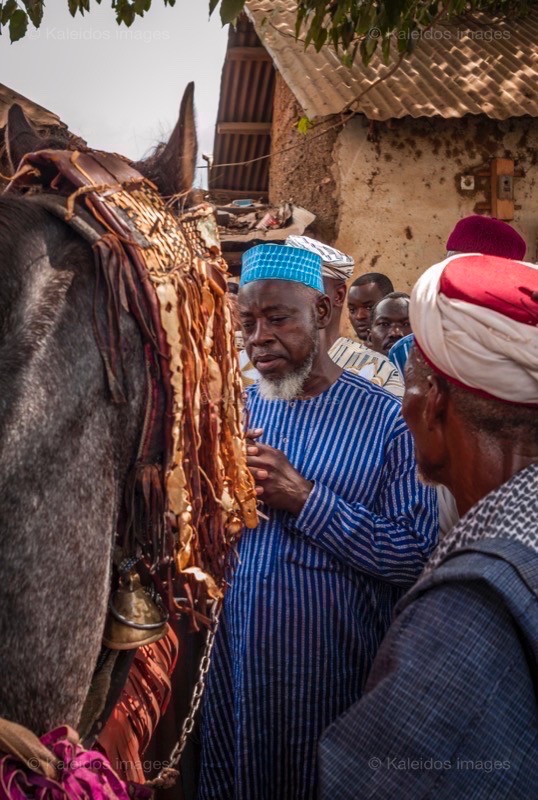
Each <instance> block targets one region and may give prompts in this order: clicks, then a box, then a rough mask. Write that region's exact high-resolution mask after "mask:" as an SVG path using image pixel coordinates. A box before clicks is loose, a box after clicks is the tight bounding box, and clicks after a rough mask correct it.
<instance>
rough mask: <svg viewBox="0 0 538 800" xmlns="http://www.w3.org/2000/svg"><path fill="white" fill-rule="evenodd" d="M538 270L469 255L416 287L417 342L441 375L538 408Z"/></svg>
mask: <svg viewBox="0 0 538 800" xmlns="http://www.w3.org/2000/svg"><path fill="white" fill-rule="evenodd" d="M537 291H538V266H537V265H536V264H527V263H525V262H523V261H512V260H510V259H505V258H497V257H495V256H484V255H469V254H462V255H456V256H452V257H451V258H447V259H446V261H442V262H441V263H440V264H435V266H433V267H430V269H428V270H427V271H426V272H425V273H424V275H422V276H421V277H420V278H419V279H418V281H417V282H416V284H415V287H414V289H413V292H412V294H411V303H410V308H409V316H410V321H411V328H412V330H413V333H414V334H415V338H416V343H417V345H418V347H419V349H420V350H421V352H422V353H423V355H424V356H425V358H426V360H427V361H428V362H429V363H430V364H431V366H432V367H434V368H435V369H436V370H437V371H438V372H440V373H441V374H443V375H445V376H446V377H447V378H449V379H450V380H452V381H453V382H455V383H458V384H460V385H462V386H464V387H465V388H468V389H474V390H477V391H479V392H482V393H485V394H487V395H490V396H491V397H496V398H498V399H500V400H506V401H509V402H512V403H519V404H538V302H536V300H533V299H532V292H537Z"/></svg>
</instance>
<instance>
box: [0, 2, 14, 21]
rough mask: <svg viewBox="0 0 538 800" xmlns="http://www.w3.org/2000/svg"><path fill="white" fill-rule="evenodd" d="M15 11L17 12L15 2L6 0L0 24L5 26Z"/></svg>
mask: <svg viewBox="0 0 538 800" xmlns="http://www.w3.org/2000/svg"><path fill="white" fill-rule="evenodd" d="M16 10H17V0H7V3H6V4H5V5H4V6H3V7H2V16H1V18H0V23H2V25H7V23H8V22H9V20H10V17H11V15H12V14H13V12H14V11H16Z"/></svg>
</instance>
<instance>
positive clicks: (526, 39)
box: [247, 0, 538, 120]
mask: <svg viewBox="0 0 538 800" xmlns="http://www.w3.org/2000/svg"><path fill="white" fill-rule="evenodd" d="M296 8H297V6H296V3H295V2H294V0H248V3H247V13H248V15H249V16H250V18H251V19H252V21H253V24H254V27H255V28H256V31H257V33H258V36H259V37H260V39H261V40H262V42H263V44H264V45H265V47H266V48H267V50H268V52H269V53H270V54H271V57H272V58H273V60H274V62H275V65H276V67H277V69H278V70H279V72H280V73H281V74H282V77H283V78H284V80H285V81H286V83H287V84H288V86H289V87H290V89H291V90H292V92H293V93H294V95H295V96H296V98H297V100H298V101H299V103H300V105H301V106H302V108H303V109H304V112H305V114H306V115H307V116H308V117H309V118H311V119H313V118H315V117H323V116H327V115H329V114H338V113H340V112H341V111H342V110H343V109H344V108H346V107H347V106H348V104H350V103H353V101H354V100H355V98H357V97H358V96H359V95H361V93H362V92H364V90H365V89H368V88H369V87H370V86H372V84H373V83H374V82H375V81H376V80H377V79H379V78H380V77H381V76H382V75H384V74H385V73H387V72H388V70H389V68H390V66H388V67H387V66H385V65H384V64H383V63H382V61H381V59H380V58H379V59H377V60H376V58H377V54H376V56H375V57H374V59H373V60H372V62H371V65H370V66H369V67H368V68H365V67H364V66H363V65H362V64H361V63H360V62H359V60H358V59H357V62H356V63H355V64H354V66H353V67H352V68H348V67H344V66H342V64H341V63H340V60H339V58H338V56H337V55H336V53H335V52H334V50H333V49H332V48H330V47H329V46H325V47H323V48H322V50H321V51H320V52H319V53H316V51H315V49H314V48H313V47H308V48H307V49H306V50H305V47H304V45H303V44H302V43H301V42H298V41H296V40H295V38H294V24H295V18H296ZM537 80H538V9H536V8H535V9H533V10H532V11H531V12H530V13H529V15H528V16H526V17H524V18H522V19H519V20H517V21H514V20H511V21H509V22H507V21H491V20H487V19H486V18H484V17H483V18H481V21H480V24H479V23H477V22H469V23H467V22H466V23H465V24H464V25H463V26H460V27H459V28H457V27H455V26H449V27H448V26H443V27H436V28H432V29H431V30H429V31H427V32H426V33H425V34H424V35H423V38H421V39H420V40H418V42H417V46H416V50H415V52H414V53H413V54H412V55H411V57H410V58H409V59H407V60H405V61H404V62H403V63H402V65H401V66H400V67H399V68H398V69H397V70H396V71H395V72H394V74H393V75H391V76H390V77H388V78H387V79H386V80H384V81H382V82H381V83H379V84H377V85H376V86H374V87H373V88H371V89H369V91H368V92H367V93H366V94H364V95H363V96H361V97H360V98H359V99H358V100H357V101H356V102H355V103H354V104H353V110H355V111H360V112H361V113H363V114H365V115H366V116H367V117H368V118H369V119H372V120H387V119H390V118H399V117H405V116H411V117H433V116H441V117H445V118H450V117H462V116H463V115H465V114H486V115H487V116H488V117H492V118H493V119H508V118H509V117H519V116H522V115H524V114H529V115H531V116H533V117H537V116H538V90H537Z"/></svg>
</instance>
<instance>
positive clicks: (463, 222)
mask: <svg viewBox="0 0 538 800" xmlns="http://www.w3.org/2000/svg"><path fill="white" fill-rule="evenodd" d="M446 249H447V250H456V251H459V252H461V253H482V254H483V255H485V256H499V258H513V259H514V260H515V261H521V259H522V258H523V257H524V256H525V251H526V249H527V245H526V244H525V240H524V239H523V238H522V237H521V236H520V235H519V233H518V232H517V231H516V230H514V228H512V226H511V225H508V224H507V223H506V222H501V220H500V219H492V218H491V217H482V216H480V215H478V214H474V215H473V216H471V217H464V218H463V219H460V221H459V222H458V223H457V225H456V227H455V228H454V230H453V231H452V233H451V234H450V236H449V237H448V241H447V243H446Z"/></svg>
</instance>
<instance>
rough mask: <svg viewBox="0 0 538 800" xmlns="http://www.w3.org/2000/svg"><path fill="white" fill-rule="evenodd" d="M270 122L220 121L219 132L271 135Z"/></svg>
mask: <svg viewBox="0 0 538 800" xmlns="http://www.w3.org/2000/svg"><path fill="white" fill-rule="evenodd" d="M271 128H272V124H271V123H270V122H219V123H218V124H217V133H235V134H243V135H245V136H270V135H271Z"/></svg>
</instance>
